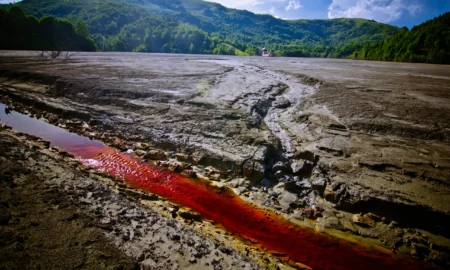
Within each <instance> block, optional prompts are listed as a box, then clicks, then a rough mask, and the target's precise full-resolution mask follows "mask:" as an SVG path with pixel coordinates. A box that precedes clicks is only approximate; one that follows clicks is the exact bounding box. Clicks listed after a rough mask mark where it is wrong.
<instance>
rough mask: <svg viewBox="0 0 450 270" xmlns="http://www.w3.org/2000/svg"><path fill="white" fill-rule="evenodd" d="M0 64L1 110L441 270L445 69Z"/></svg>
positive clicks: (110, 56)
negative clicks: (36, 118)
mask: <svg viewBox="0 0 450 270" xmlns="http://www.w3.org/2000/svg"><path fill="white" fill-rule="evenodd" d="M1 59H2V63H1V64H0V89H1V90H0V91H1V95H2V96H3V99H4V100H3V102H4V103H5V102H9V103H12V104H13V105H17V104H20V105H23V106H24V107H23V108H22V110H28V111H29V112H31V113H32V114H35V115H36V114H40V116H43V117H45V118H47V119H48V120H49V121H51V122H52V121H53V122H54V123H55V124H57V125H58V124H59V125H61V126H64V127H66V128H69V129H73V131H75V132H77V133H81V134H84V135H86V136H90V137H94V138H97V139H99V140H102V141H104V142H107V143H109V144H110V145H112V146H114V147H116V148H119V149H122V150H124V151H126V150H128V149H134V151H135V153H136V154H138V155H140V156H144V157H146V158H148V159H151V160H157V162H158V163H159V164H160V165H162V166H166V167H169V168H172V169H174V170H176V171H180V172H183V173H185V174H193V173H195V174H196V175H198V176H199V177H202V178H209V179H210V180H212V181H215V182H216V183H217V184H218V185H227V186H230V187H232V188H234V190H235V192H236V193H238V194H240V195H241V196H242V197H243V198H244V199H246V200H249V201H251V202H253V203H255V204H257V205H260V206H262V207H265V208H268V209H272V210H274V211H279V212H281V213H283V214H284V215H285V216H287V217H288V218H290V219H291V220H292V221H294V222H296V223H299V224H301V225H303V226H308V227H311V228H313V229H315V230H319V231H324V232H326V233H331V234H334V235H337V236H339V237H344V238H349V239H353V238H356V239H357V241H373V242H374V243H375V244H377V245H381V246H384V247H386V248H389V249H393V250H397V251H398V252H403V253H408V254H411V255H413V256H415V257H418V258H420V259H424V260H426V261H429V262H432V263H435V264H438V265H441V266H448V265H449V251H450V244H449V240H448V238H449V237H450V235H449V233H448V230H446V228H448V227H449V226H450V183H449V181H450V155H449V153H450V146H449V138H450V136H449V135H450V110H449V105H448V104H450V86H449V85H450V84H449V82H450V76H449V75H448V74H450V67H449V66H437V65H413V64H401V63H383V62H365V61H347V60H328V59H290V58H272V59H266V58H238V57H212V56H192V55H189V56H185V55H147V54H121V53H97V54H78V55H76V56H75V57H74V58H73V59H71V60H67V61H50V60H43V59H39V58H38V57H35V53H27V52H16V53H14V52H3V53H1ZM18 110H20V109H19V108H18ZM80 120H81V121H85V124H82V122H77V121H80Z"/></svg>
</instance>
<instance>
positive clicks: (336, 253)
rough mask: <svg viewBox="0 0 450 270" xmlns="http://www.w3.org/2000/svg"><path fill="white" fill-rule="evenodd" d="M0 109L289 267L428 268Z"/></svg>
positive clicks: (6, 118) (87, 161) (24, 127)
mask: <svg viewBox="0 0 450 270" xmlns="http://www.w3.org/2000/svg"><path fill="white" fill-rule="evenodd" d="M5 108H6V106H5V105H3V104H0V119H1V122H2V123H3V124H7V125H8V126H11V127H12V128H14V129H15V130H17V131H19V132H22V133H27V134H30V135H34V136H38V137H40V138H42V139H43V140H46V141H49V142H50V143H51V145H52V146H53V147H57V148H58V149H60V150H61V151H66V152H68V153H71V154H72V155H74V156H75V157H76V159H77V160H79V161H80V162H81V163H83V164H84V165H87V166H90V167H92V168H95V169H97V170H100V171H103V172H105V173H107V174H109V175H111V176H114V177H116V178H119V179H122V180H123V181H125V182H126V183H127V184H129V185H130V186H133V187H135V188H138V189H141V190H144V191H147V192H150V193H154V194H157V195H159V196H161V197H164V198H166V199H167V200H170V201H172V202H174V203H176V204H178V205H180V206H182V207H188V208H191V209H192V210H194V211H196V212H198V213H200V214H201V216H202V218H204V219H209V220H212V221H214V222H215V223H217V224H220V225H221V226H223V227H224V228H225V229H226V230H228V231H229V232H232V233H234V234H235V235H237V236H239V237H242V238H243V239H245V240H249V241H251V242H253V243H255V245H258V246H260V247H261V248H262V249H265V250H267V251H269V252H271V253H273V254H276V255H277V256H281V257H283V258H284V259H285V260H289V261H290V262H299V263H301V264H304V265H307V266H309V267H312V268H313V269H425V268H431V266H428V265H425V264H423V263H422V262H419V261H416V260H414V259H412V258H409V257H402V256H400V255H398V254H394V253H392V252H390V251H388V250H384V249H381V248H378V247H373V246H368V245H365V244H356V243H351V242H347V241H345V240H341V239H337V238H333V237H331V236H328V235H326V234H322V233H318V232H315V231H313V230H310V229H307V228H302V227H299V226H297V225H294V224H292V223H290V222H289V221H288V220H286V219H284V218H283V217H281V216H279V215H277V214H275V213H272V212H269V211H266V210H263V209H260V208H257V207H256V206H254V205H252V204H250V203H248V202H245V201H243V200H241V199H240V198H239V197H238V196H237V195H236V194H234V193H233V192H232V191H230V190H229V189H223V188H218V187H215V186H213V185H212V184H210V183H209V182H207V181H204V180H200V179H192V178H187V177H183V176H180V175H178V174H176V173H173V172H171V171H167V170H165V169H162V168H159V167H155V166H153V165H152V164H149V163H146V162H144V161H142V160H140V159H138V158H135V157H134V156H132V155H131V154H127V153H120V152H118V151H116V150H114V149H112V148H109V147H107V146H105V145H104V144H103V143H101V142H99V141H96V140H90V139H88V138H85V137H82V136H79V135H76V134H73V133H70V132H68V131H66V130H64V129H61V128H58V127H55V126H53V125H51V124H48V123H46V122H44V121H40V120H38V119H34V118H31V117H28V116H26V115H22V114H19V113H17V112H9V114H6V111H5Z"/></svg>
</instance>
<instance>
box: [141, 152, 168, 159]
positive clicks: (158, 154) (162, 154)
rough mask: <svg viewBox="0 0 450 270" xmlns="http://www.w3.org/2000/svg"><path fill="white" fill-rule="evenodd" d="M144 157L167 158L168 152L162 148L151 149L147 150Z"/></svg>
mask: <svg viewBox="0 0 450 270" xmlns="http://www.w3.org/2000/svg"><path fill="white" fill-rule="evenodd" d="M144 158H146V159H151V160H166V159H167V154H166V153H165V152H163V151H160V150H150V151H148V152H147V154H146V155H145V156H144Z"/></svg>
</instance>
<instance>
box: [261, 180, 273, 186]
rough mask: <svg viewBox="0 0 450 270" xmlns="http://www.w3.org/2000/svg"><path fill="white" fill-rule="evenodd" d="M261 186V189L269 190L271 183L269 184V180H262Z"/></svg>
mask: <svg viewBox="0 0 450 270" xmlns="http://www.w3.org/2000/svg"><path fill="white" fill-rule="evenodd" d="M261 185H262V186H263V187H267V188H270V187H272V186H273V184H272V182H270V180H269V179H267V178H263V180H261Z"/></svg>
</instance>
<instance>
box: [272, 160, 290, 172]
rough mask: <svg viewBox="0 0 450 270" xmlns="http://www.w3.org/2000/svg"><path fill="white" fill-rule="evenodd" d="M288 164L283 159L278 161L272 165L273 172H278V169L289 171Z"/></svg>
mask: <svg viewBox="0 0 450 270" xmlns="http://www.w3.org/2000/svg"><path fill="white" fill-rule="evenodd" d="M287 169H288V166H287V164H286V163H284V162H282V161H278V162H277V163H275V164H274V165H273V166H272V172H273V173H276V172H277V171H283V172H287Z"/></svg>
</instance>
